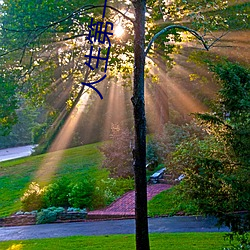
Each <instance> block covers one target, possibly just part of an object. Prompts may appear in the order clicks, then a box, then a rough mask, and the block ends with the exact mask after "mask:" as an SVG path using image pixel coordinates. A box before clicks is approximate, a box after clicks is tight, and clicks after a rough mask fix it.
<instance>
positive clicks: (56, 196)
mask: <svg viewBox="0 0 250 250" xmlns="http://www.w3.org/2000/svg"><path fill="white" fill-rule="evenodd" d="M70 191H71V184H70V181H69V180H68V179H66V178H61V179H59V180H58V181H56V182H54V183H52V184H50V185H48V186H47V187H46V188H45V192H44V197H43V199H44V204H45V207H51V206H55V207H68V206H69V201H68V198H69V193H70Z"/></svg>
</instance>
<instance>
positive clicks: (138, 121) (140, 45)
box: [132, 0, 149, 250]
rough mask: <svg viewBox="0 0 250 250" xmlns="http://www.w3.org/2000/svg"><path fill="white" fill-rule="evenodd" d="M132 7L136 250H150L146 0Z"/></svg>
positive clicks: (138, 0) (135, 3) (139, 0)
mask: <svg viewBox="0 0 250 250" xmlns="http://www.w3.org/2000/svg"><path fill="white" fill-rule="evenodd" d="M133 5H134V7H135V21H134V30H135V38H134V88H133V97H132V103H133V107H134V126H135V147H134V149H133V157H134V173H135V216H136V249H137V250H149V237H148V218H147V180H146V117H145V102H144V67H145V52H144V47H145V12H146V0H137V1H133Z"/></svg>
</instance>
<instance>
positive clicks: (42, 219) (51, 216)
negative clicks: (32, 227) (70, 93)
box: [36, 207, 64, 224]
mask: <svg viewBox="0 0 250 250" xmlns="http://www.w3.org/2000/svg"><path fill="white" fill-rule="evenodd" d="M62 212H64V208H62V207H49V208H46V209H42V210H41V211H40V212H38V213H37V217H36V224H46V223H52V222H55V221H56V219H57V216H58V214H59V213H62Z"/></svg>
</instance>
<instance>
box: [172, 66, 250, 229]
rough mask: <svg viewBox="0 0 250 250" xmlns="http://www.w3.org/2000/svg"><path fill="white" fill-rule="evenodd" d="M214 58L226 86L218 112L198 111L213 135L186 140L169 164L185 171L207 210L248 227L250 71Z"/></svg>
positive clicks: (187, 189) (193, 194) (188, 189)
mask: <svg viewBox="0 0 250 250" xmlns="http://www.w3.org/2000/svg"><path fill="white" fill-rule="evenodd" d="M209 64H210V69H211V70H212V71H213V72H215V74H216V75H217V77H218V80H219V82H220V83H221V90H220V91H219V96H218V100H217V103H216V105H215V109H214V110H213V111H214V112H213V113H205V114H197V115H196V117H197V120H198V123H199V124H200V125H201V126H202V128H203V129H205V130H206V131H207V132H208V134H209V136H207V137H205V139H203V140H199V139H198V138H193V139H192V140H189V141H185V142H184V143H182V144H181V146H180V147H179V149H178V150H177V151H176V152H175V153H173V155H172V160H171V162H170V166H172V167H171V169H172V171H173V172H175V173H176V172H177V174H178V173H179V174H180V173H182V174H183V173H184V174H185V179H184V180H183V183H182V186H181V187H182V193H183V192H184V193H185V196H186V197H188V198H190V199H192V200H193V201H195V203H196V204H197V205H198V207H199V209H200V210H201V211H202V212H203V213H205V214H207V215H214V216H216V217H217V218H219V220H220V222H221V223H226V225H227V226H228V227H230V228H231V230H232V231H233V232H239V233H243V232H245V231H247V230H249V225H250V223H249V221H250V213H249V210H250V207H249V204H250V195H249V193H250V181H249V167H250V151H249V143H250V141H249V138H250V116H249V111H250V99H249V97H250V71H249V70H248V69H246V68H244V67H242V66H240V65H239V64H235V63H231V62H219V63H218V62H217V63H212V64H211V62H210V63H209ZM174 165H175V166H177V167H174ZM241 212H244V213H241Z"/></svg>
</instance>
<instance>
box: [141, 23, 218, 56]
mask: <svg viewBox="0 0 250 250" xmlns="http://www.w3.org/2000/svg"><path fill="white" fill-rule="evenodd" d="M171 29H181V30H185V31H188V32H189V33H191V34H192V35H193V36H195V37H196V38H197V39H198V40H199V41H201V43H202V44H203V46H204V47H205V49H206V50H209V49H210V47H211V45H210V46H208V45H207V44H206V41H205V40H204V38H203V37H202V36H201V35H200V34H199V33H198V32H197V31H195V30H193V29H190V28H188V27H186V26H182V25H170V26H167V27H165V28H164V29H162V30H161V31H159V32H158V33H157V34H155V35H154V36H153V38H152V39H151V41H150V42H149V44H148V46H147V48H146V50H145V56H147V54H148V52H149V50H150V48H151V46H152V44H153V43H154V41H155V40H156V39H157V38H158V37H159V36H161V35H162V34H164V33H165V32H167V31H169V30H171ZM213 44H214V43H213Z"/></svg>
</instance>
